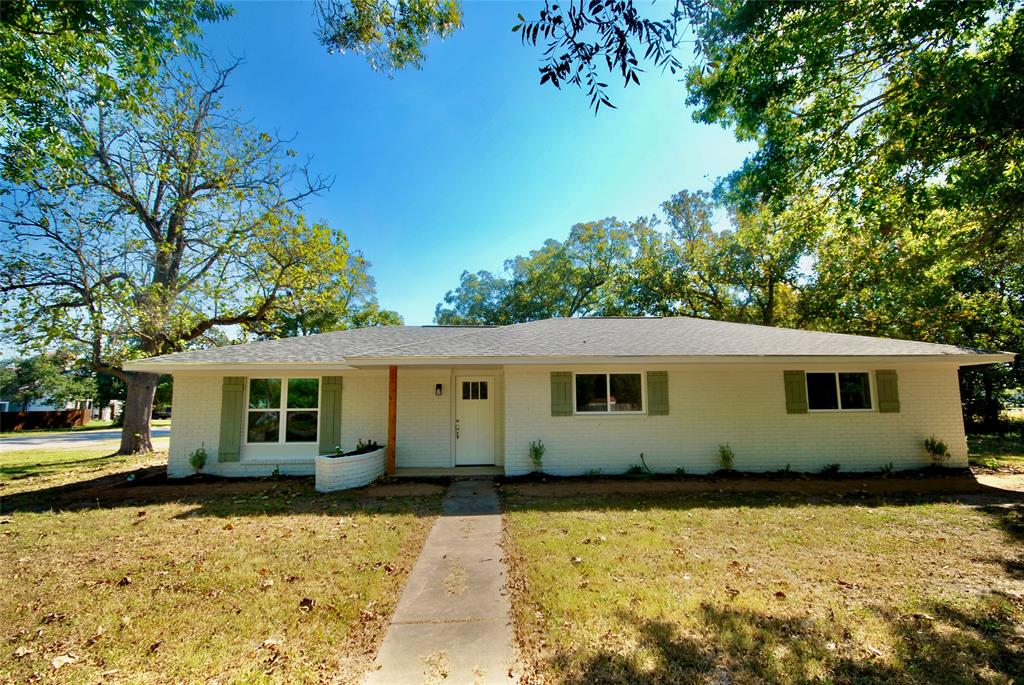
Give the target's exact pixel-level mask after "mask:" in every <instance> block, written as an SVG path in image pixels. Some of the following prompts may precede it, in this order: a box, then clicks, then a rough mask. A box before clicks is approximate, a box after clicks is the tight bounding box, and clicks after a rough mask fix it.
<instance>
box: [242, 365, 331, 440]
mask: <svg viewBox="0 0 1024 685" xmlns="http://www.w3.org/2000/svg"><path fill="white" fill-rule="evenodd" d="M319 405H320V379H318V378H287V379H285V378H250V379H249V405H248V408H247V410H246V412H247V414H248V416H247V417H246V419H247V421H246V441H247V442H249V443H268V442H269V443H275V442H316V433H317V422H318V419H319V411H320V409H319Z"/></svg>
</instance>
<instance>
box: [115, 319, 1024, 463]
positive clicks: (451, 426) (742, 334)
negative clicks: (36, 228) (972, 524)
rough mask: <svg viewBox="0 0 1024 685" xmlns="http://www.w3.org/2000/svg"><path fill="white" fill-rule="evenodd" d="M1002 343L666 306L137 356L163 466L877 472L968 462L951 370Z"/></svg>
mask: <svg viewBox="0 0 1024 685" xmlns="http://www.w3.org/2000/svg"><path fill="white" fill-rule="evenodd" d="M1012 359H1013V354H1010V353H1005V352H998V353H986V352H981V351H978V350H973V349H967V348H960V347H953V346H949V345H933V344H929V343H921V342H911V341H903V340H890V339H884V338H871V337H865V336H851V335H839V334H833V333H820V332H812V331H797V330H790V329H783V328H768V327H763V326H751V325H745V324H734V323H723V322H718V321H706V320H700V319H691V318H685V317H673V318H661V319H659V318H634V319H630V318H583V319H550V320H545V321H536V322H532V323H526V324H516V325H512V326H501V327H443V326H398V327H387V328H367V329H359V330H351V331H339V332H335V333H325V334H320V335H313V336H307V337H302V338H288V339H283V340H275V341H267V342H257V343H250V344H245V345H236V346H230V347H221V348H215V349H210V350H202V351H191V352H182V353H179V354H173V355H167V356H164V357H156V358H152V359H145V360H140V361H137V362H133V363H131V364H129V365H127V368H128V369H129V370H137V371H156V372H160V373H172V374H174V423H173V426H172V430H171V446H170V456H169V463H168V472H169V474H170V475H171V476H184V475H188V474H189V473H191V468H190V467H189V464H188V458H189V455H190V454H191V453H192V452H193V451H194V450H196V449H197V448H199V447H205V448H206V450H207V452H208V453H209V455H210V458H209V461H208V464H207V467H206V471H208V472H210V473H215V474H221V475H225V476H251V475H263V474H270V473H272V472H273V471H274V470H275V469H277V470H279V472H280V473H284V474H309V473H312V472H313V464H314V458H315V456H316V455H318V454H323V453H330V452H333V451H335V449H336V447H337V446H340V447H341V449H343V450H350V449H352V448H354V447H355V446H356V443H357V442H358V441H360V440H373V441H376V442H378V443H380V444H383V445H387V448H388V468H389V470H396V469H397V470H398V472H400V473H401V472H402V471H403V470H408V469H434V470H439V469H452V468H457V467H462V466H471V465H472V466H480V465H487V466H491V467H496V468H497V469H499V470H501V471H503V472H504V473H506V474H510V475H514V474H523V473H527V472H529V471H531V470H533V465H532V463H531V461H530V458H529V444H530V442H531V441H534V440H540V441H542V442H543V443H544V445H545V448H546V450H545V454H544V459H543V470H544V471H545V472H548V473H552V474H566V475H568V474H582V473H587V472H596V471H600V472H602V473H605V474H614V473H621V472H623V471H625V470H626V469H627V468H629V467H630V466H631V465H633V464H637V463H639V462H640V454H641V453H643V455H644V460H645V461H646V463H647V464H648V466H650V468H652V469H653V470H656V471H664V472H674V471H675V470H676V469H678V468H683V469H685V471H686V472H687V473H708V472H712V471H715V470H717V469H718V468H719V461H718V446H719V445H720V444H722V443H728V444H729V445H730V446H731V448H732V449H733V451H734V452H735V455H736V462H735V468H737V469H739V470H744V471H770V470H776V469H783V468H786V467H787V466H789V467H790V468H791V469H793V470H795V471H817V470H820V469H821V468H823V467H824V466H826V465H828V464H840V466H841V468H842V470H844V471H871V470H877V469H879V468H882V467H884V466H886V465H888V464H890V463H891V464H892V465H893V466H894V468H896V469H903V468H916V467H920V466H924V465H926V464H927V463H928V455H927V453H926V452H925V450H924V446H923V445H924V440H925V439H926V438H928V437H929V436H935V437H937V438H939V439H940V440H943V441H944V442H946V444H947V445H948V446H949V449H950V452H951V455H952V459H951V461H950V465H953V466H964V465H966V463H967V445H966V439H965V435H964V429H963V421H962V420H961V410H960V395H959V385H958V382H957V369H958V368H959V367H961V366H965V365H973V364H991V363H1001V362H1009V361H1012Z"/></svg>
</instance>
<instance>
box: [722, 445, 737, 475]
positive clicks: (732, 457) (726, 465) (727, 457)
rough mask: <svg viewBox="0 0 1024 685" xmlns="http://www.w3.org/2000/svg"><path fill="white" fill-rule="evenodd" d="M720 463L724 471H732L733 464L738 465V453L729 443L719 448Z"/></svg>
mask: <svg viewBox="0 0 1024 685" xmlns="http://www.w3.org/2000/svg"><path fill="white" fill-rule="evenodd" d="M718 463H719V464H721V465H722V470H723V471H732V467H733V464H735V463H736V453H735V452H733V451H732V448H731V447H729V443H727V442H725V443H722V444H721V445H719V446H718Z"/></svg>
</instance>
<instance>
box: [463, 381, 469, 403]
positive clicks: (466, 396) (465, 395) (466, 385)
mask: <svg viewBox="0 0 1024 685" xmlns="http://www.w3.org/2000/svg"><path fill="white" fill-rule="evenodd" d="M462 399H464V400H468V399H469V381H462Z"/></svg>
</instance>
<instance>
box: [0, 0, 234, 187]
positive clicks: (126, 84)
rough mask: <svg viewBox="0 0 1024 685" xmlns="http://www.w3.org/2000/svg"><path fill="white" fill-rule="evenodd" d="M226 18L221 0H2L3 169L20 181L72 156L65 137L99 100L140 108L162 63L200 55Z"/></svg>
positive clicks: (0, 136)
mask: <svg viewBox="0 0 1024 685" xmlns="http://www.w3.org/2000/svg"><path fill="white" fill-rule="evenodd" d="M229 14H230V8H229V7H228V6H227V5H224V4H221V3H218V2H216V1H215V0H152V1H149V2H139V1H138V0H75V1H74V2H60V1H55V0H4V1H3V3H2V5H0V141H2V148H0V154H2V166H0V170H2V172H3V173H4V174H5V175H6V176H7V177H8V178H21V179H24V178H27V177H28V176H30V175H31V174H32V172H33V171H34V170H35V169H36V168H38V166H39V165H41V164H44V163H46V160H47V158H51V159H52V158H54V157H57V158H67V157H68V156H71V155H72V154H73V153H74V151H75V147H74V145H73V144H71V142H70V141H69V140H68V139H67V136H65V135H62V132H66V131H67V130H68V128H69V127H70V126H72V125H73V119H74V117H73V115H74V114H75V112H77V111H80V110H81V109H82V108H83V107H89V106H90V105H91V104H93V103H94V102H95V101H97V100H102V101H104V102H107V103H117V105H118V106H119V107H125V108H131V109H134V110H136V111H140V110H141V109H142V108H143V107H144V106H145V105H146V104H147V103H148V102H149V101H150V99H151V97H152V96H153V93H154V85H155V81H156V79H157V77H158V74H159V72H160V69H161V66H162V65H163V64H164V63H165V62H166V60H167V59H168V58H170V57H172V56H174V55H180V54H194V53H195V49H196V46H195V43H194V36H195V34H196V33H198V31H199V28H200V25H201V23H202V22H208V21H216V20H218V19H221V18H224V17H226V16H228V15H229ZM86 84H92V86H93V87H92V88H91V89H90V90H88V91H83V90H82V86H84V85H86Z"/></svg>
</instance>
